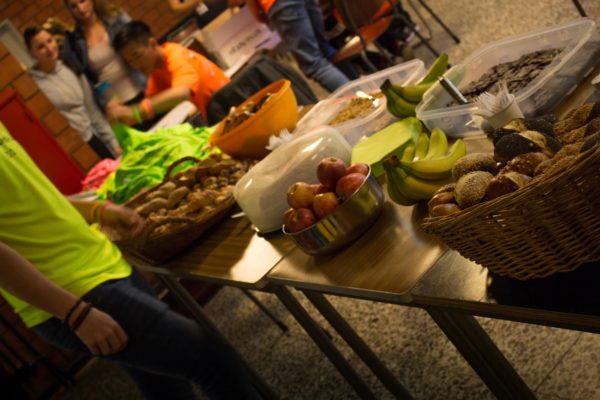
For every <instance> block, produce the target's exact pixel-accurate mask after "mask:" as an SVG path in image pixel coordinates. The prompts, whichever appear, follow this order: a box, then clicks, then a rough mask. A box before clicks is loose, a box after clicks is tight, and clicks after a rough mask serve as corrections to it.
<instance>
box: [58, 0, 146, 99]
mask: <svg viewBox="0 0 600 400" xmlns="http://www.w3.org/2000/svg"><path fill="white" fill-rule="evenodd" d="M64 4H65V6H66V7H67V9H68V10H69V12H70V13H71V15H72V16H73V19H74V20H75V30H74V31H73V32H72V33H70V34H69V35H67V37H66V39H65V42H64V44H63V49H62V54H61V58H62V59H63V61H64V62H65V64H67V66H69V67H70V68H72V69H73V70H74V71H76V72H83V73H85V75H86V77H87V78H88V80H89V81H90V84H91V85H92V87H93V88H94V89H95V95H96V101H97V102H98V104H99V105H100V107H101V108H102V109H104V108H105V106H106V104H107V103H108V101H109V100H111V99H117V100H118V101H120V102H122V103H125V104H129V103H135V102H138V101H140V100H141V99H142V98H143V97H144V93H143V92H144V86H145V77H144V76H143V75H142V74H140V73H139V72H137V71H133V70H132V69H130V68H128V67H127V65H126V64H125V62H124V61H123V59H122V58H121V57H119V55H118V54H117V53H116V52H115V51H114V49H113V47H112V45H111V42H112V39H113V37H114V36H115V35H116V33H117V31H118V30H119V29H120V28H121V27H123V25H125V24H126V23H127V22H129V21H130V20H131V18H130V17H129V15H127V13H125V12H124V11H122V10H121V9H119V8H117V7H116V6H115V5H113V4H111V3H109V2H107V1H105V0H64Z"/></svg>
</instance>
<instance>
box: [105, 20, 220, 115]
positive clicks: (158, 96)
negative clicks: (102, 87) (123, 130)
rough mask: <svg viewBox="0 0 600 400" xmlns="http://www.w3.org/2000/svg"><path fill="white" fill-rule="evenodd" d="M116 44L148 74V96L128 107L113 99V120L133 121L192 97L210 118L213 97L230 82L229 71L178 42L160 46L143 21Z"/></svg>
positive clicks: (126, 29) (128, 29) (110, 107)
mask: <svg viewBox="0 0 600 400" xmlns="http://www.w3.org/2000/svg"><path fill="white" fill-rule="evenodd" d="M113 46H114V48H115V50H116V51H118V52H119V54H121V55H122V56H123V58H124V59H125V60H126V61H127V63H128V64H129V65H130V66H132V67H133V68H135V69H137V70H139V71H141V72H142V73H144V74H147V75H148V81H147V84H146V98H145V99H144V100H143V101H141V102H140V103H139V104H134V105H132V106H131V107H127V106H125V105H123V104H120V103H117V102H111V103H110V104H109V105H108V107H107V114H108V116H109V118H110V119H111V120H117V121H120V122H123V123H126V124H132V123H135V122H136V121H138V122H139V121H140V120H142V119H146V118H150V117H152V115H154V114H160V113H164V112H167V111H169V110H170V109H171V108H173V107H175V106H176V105H177V104H179V103H180V102H181V101H183V100H186V99H189V100H190V101H191V102H192V103H194V105H195V106H196V108H197V109H198V111H200V112H201V113H202V116H203V118H204V120H205V121H206V118H207V113H206V106H207V105H208V101H209V100H210V98H211V96H212V95H213V94H214V93H215V92H217V91H218V90H219V89H221V88H222V87H223V86H225V85H226V84H227V83H229V78H228V77H227V76H226V75H225V73H224V72H223V71H222V70H221V69H220V68H219V67H217V66H216V65H215V64H213V63H212V62H211V61H209V60H208V59H207V58H206V57H204V56H202V55H200V54H198V53H196V52H194V51H192V50H189V49H187V48H185V47H183V46H181V45H179V44H176V43H169V42H167V43H164V44H162V45H159V44H158V42H157V41H156V39H155V38H154V36H153V35H152V32H151V31H150V28H149V27H148V26H147V25H146V24H144V23H143V22H141V21H133V22H130V23H128V24H127V25H125V26H124V27H123V28H122V29H121V30H120V31H119V33H118V34H117V35H116V36H115V39H114V41H113Z"/></svg>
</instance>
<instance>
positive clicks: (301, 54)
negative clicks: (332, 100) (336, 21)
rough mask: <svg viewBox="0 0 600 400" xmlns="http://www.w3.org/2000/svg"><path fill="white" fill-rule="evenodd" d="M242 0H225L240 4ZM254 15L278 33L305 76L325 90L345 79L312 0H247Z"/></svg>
mask: <svg viewBox="0 0 600 400" xmlns="http://www.w3.org/2000/svg"><path fill="white" fill-rule="evenodd" d="M245 2H246V0H229V5H230V6H232V7H233V6H240V5H241V4H243V3H245ZM247 3H248V7H250V10H251V11H252V12H253V14H254V15H255V17H256V18H257V19H258V20H259V21H262V22H267V21H268V23H269V24H270V25H271V26H272V27H273V28H274V29H275V30H276V31H277V33H279V36H280V37H281V40H282V41H283V43H284V44H285V45H286V47H287V48H288V49H289V50H290V51H291V52H292V55H293V56H294V58H295V59H296V62H297V63H298V66H299V67H300V69H301V70H302V72H304V74H305V75H306V76H308V77H309V78H312V79H314V80H315V81H317V82H318V83H319V84H321V86H323V87H324V88H325V89H327V90H329V91H334V90H335V89H337V88H338V87H340V86H342V85H343V84H345V83H346V82H348V77H347V76H346V75H344V74H343V73H342V72H341V71H340V70H339V69H338V68H337V67H335V66H334V65H333V64H332V63H331V62H330V60H331V59H333V57H334V56H335V54H336V50H335V49H334V48H333V47H332V46H331V45H330V44H329V42H328V41H327V39H326V38H325V32H324V27H323V16H322V14H321V9H320V7H319V5H318V4H317V2H316V0H247Z"/></svg>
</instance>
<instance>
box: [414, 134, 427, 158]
mask: <svg viewBox="0 0 600 400" xmlns="http://www.w3.org/2000/svg"><path fill="white" fill-rule="evenodd" d="M428 149H429V137H428V136H427V133H425V132H421V133H420V134H419V138H418V139H417V145H416V146H415V157H414V159H415V160H420V159H422V158H424V157H425V156H426V155H427V150H428Z"/></svg>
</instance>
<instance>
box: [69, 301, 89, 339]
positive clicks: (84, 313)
mask: <svg viewBox="0 0 600 400" xmlns="http://www.w3.org/2000/svg"><path fill="white" fill-rule="evenodd" d="M91 310H92V303H85V308H84V309H83V310H81V312H80V313H79V315H78V316H77V319H76V320H75V322H73V323H72V324H71V325H70V326H69V328H70V329H71V330H72V331H73V332H75V331H76V330H77V329H78V328H79V326H81V324H82V323H83V321H84V320H85V318H86V317H87V316H88V314H89V313H90V311H91Z"/></svg>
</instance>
